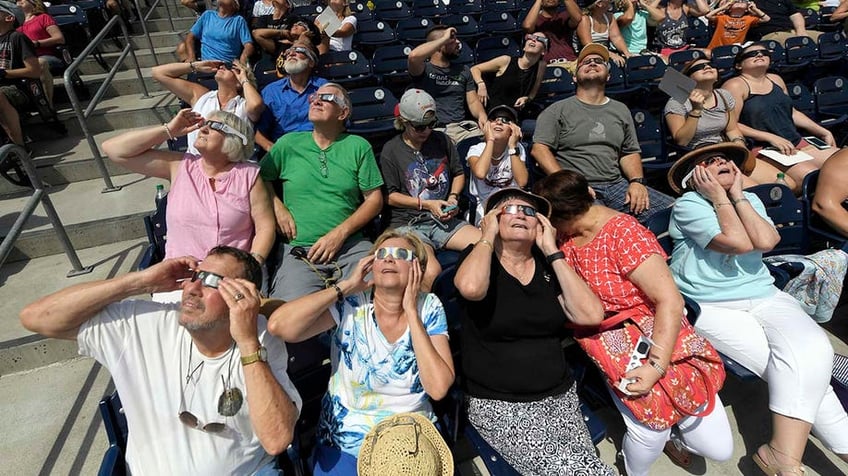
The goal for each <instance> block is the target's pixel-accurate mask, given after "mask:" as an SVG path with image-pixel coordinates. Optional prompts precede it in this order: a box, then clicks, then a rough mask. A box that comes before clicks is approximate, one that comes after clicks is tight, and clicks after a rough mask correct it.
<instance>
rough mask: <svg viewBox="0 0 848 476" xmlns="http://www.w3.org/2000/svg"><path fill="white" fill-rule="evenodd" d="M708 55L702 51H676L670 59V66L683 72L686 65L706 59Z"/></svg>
mask: <svg viewBox="0 0 848 476" xmlns="http://www.w3.org/2000/svg"><path fill="white" fill-rule="evenodd" d="M706 57H707V55H706V54H704V52H703V51H701V50H683V51H675V52H674V53H672V54H671V55H669V57H668V65H669V66H671V67H672V68H674V69H676V70H677V71H682V70H683V67H684V66H686V63H688V62H690V61H694V60H696V59H701V58H706Z"/></svg>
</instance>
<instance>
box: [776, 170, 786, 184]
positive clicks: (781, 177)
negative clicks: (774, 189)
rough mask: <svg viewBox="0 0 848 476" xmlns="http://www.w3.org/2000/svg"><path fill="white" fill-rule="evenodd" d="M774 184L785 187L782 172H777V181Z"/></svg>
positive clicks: (784, 178)
mask: <svg viewBox="0 0 848 476" xmlns="http://www.w3.org/2000/svg"><path fill="white" fill-rule="evenodd" d="M774 183H779V184H781V185H786V174H784V173H783V172H778V173H777V180H775V181H774Z"/></svg>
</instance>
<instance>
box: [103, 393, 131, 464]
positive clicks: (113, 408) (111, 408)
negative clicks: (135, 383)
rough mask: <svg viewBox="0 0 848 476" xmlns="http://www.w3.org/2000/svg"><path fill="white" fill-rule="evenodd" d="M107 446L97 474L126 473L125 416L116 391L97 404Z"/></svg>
mask: <svg viewBox="0 0 848 476" xmlns="http://www.w3.org/2000/svg"><path fill="white" fill-rule="evenodd" d="M98 409H99V410H100V417H101V418H102V420H103V427H104V428H105V430H106V438H107V440H108V441H109V447H108V448H107V450H106V453H105V454H104V455H103V459H102V460H101V462H100V469H99V471H98V475H99V476H118V475H124V474H126V462H125V460H124V455H125V454H126V450H127V434H128V433H129V431H128V429H127V418H126V417H125V416H124V407H123V405H122V404H121V397H120V396H119V395H118V392H117V391H116V392H114V393H112V394H111V395H107V396H105V397H103V398H102V399H101V400H100V404H99V405H98Z"/></svg>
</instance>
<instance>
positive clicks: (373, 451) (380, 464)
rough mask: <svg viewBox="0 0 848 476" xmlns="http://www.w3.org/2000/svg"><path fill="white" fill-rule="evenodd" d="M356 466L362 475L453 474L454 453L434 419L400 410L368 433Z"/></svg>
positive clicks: (422, 475) (419, 475)
mask: <svg viewBox="0 0 848 476" xmlns="http://www.w3.org/2000/svg"><path fill="white" fill-rule="evenodd" d="M356 469H357V474H358V475H359V476H388V475H392V476H395V475H397V476H406V475H410V476H413V475H414V476H453V455H452V454H451V451H450V449H449V448H448V445H447V443H445V440H444V439H442V435H440V434H439V430H437V429H436V427H435V426H433V423H431V422H430V420H428V419H427V418H425V417H424V416H423V415H421V414H419V413H398V414H397V415H393V416H391V417H389V418H386V419H385V420H383V421H381V422H380V423H378V424H377V425H375V426H374V428H372V429H371V431H369V432H368V434H367V435H365V439H364V440H362V446H361V448H360V450H359V459H358V461H357V464H356Z"/></svg>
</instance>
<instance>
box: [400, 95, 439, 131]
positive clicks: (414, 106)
mask: <svg viewBox="0 0 848 476" xmlns="http://www.w3.org/2000/svg"><path fill="white" fill-rule="evenodd" d="M396 115H397V116H400V117H401V118H402V119H404V120H407V121H409V122H411V123H413V124H427V123H429V122H432V121H433V119H434V118H435V117H436V101H435V100H434V99H433V96H430V95H429V94H428V93H427V91H424V90H423V89H409V90H407V91H406V92H405V93H403V96H401V98H400V102H399V103H398V109H397V111H396Z"/></svg>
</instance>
